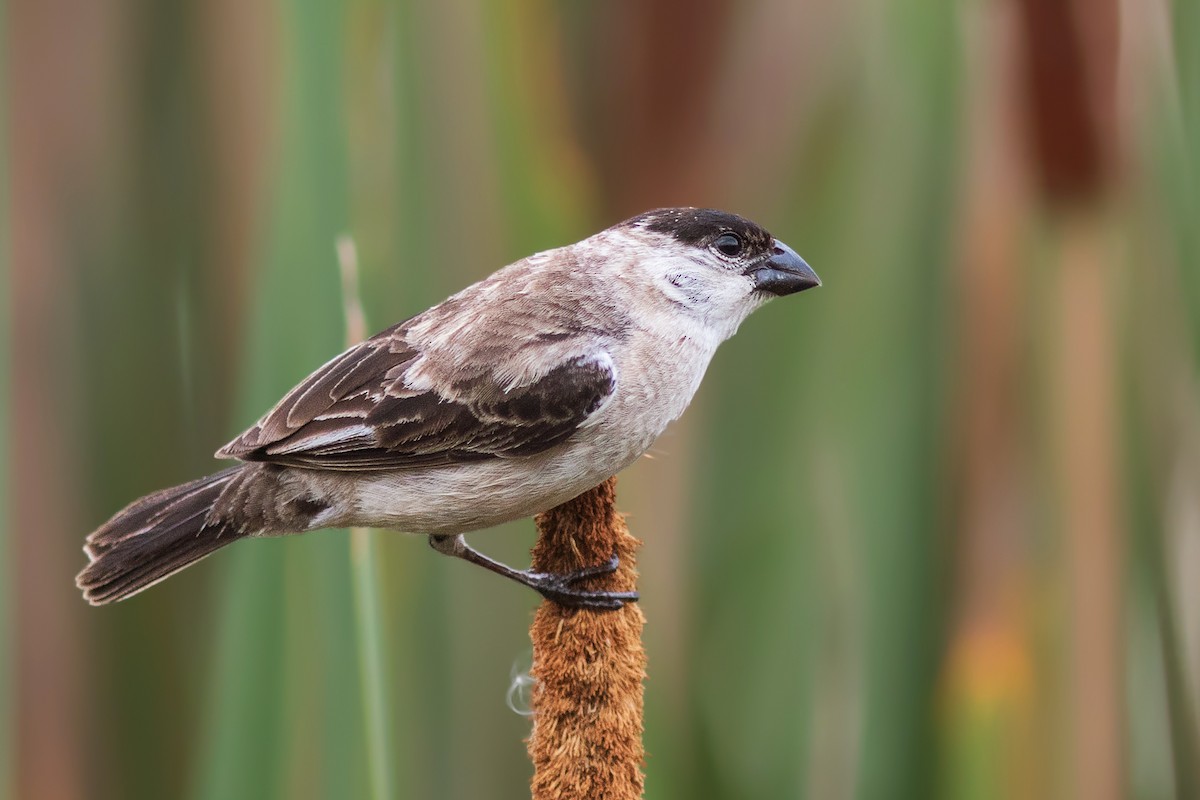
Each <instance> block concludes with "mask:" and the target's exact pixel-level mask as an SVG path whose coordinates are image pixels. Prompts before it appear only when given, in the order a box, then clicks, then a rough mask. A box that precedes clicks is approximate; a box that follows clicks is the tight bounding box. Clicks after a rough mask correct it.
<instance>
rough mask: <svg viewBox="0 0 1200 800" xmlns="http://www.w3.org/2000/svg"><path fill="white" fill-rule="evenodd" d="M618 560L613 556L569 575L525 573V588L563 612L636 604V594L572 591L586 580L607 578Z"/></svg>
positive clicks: (597, 609)
mask: <svg viewBox="0 0 1200 800" xmlns="http://www.w3.org/2000/svg"><path fill="white" fill-rule="evenodd" d="M620 565H621V560H620V559H619V558H618V557H617V554H616V553H613V556H612V558H610V559H609V560H608V561H606V562H604V563H603V564H597V565H594V566H591V567H583V568H582V569H577V570H574V571H572V572H564V573H556V572H526V573H525V578H526V581H527V583H526V585H527V586H529V588H531V589H533V590H534V591H536V592H537V593H538V594H540V595H541V596H542V597H544V598H546V599H547V600H549V601H551V602H553V603H557V604H558V605H560V606H565V607H567V608H586V609H590V610H593V611H615V610H617V609H619V608H621V607H623V606H624V605H625V604H626V603H634V602H637V599H638V593H637V592H606V591H594V590H588V589H579V588H576V586H575V584H577V583H579V582H580V581H584V580H587V579H588V578H598V577H600V576H603V575H611V574H612V573H614V572H616V571H617V567H619V566H620Z"/></svg>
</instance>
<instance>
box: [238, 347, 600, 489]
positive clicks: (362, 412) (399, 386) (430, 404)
mask: <svg viewBox="0 0 1200 800" xmlns="http://www.w3.org/2000/svg"><path fill="white" fill-rule="evenodd" d="M429 357H430V356H429V355H427V354H425V353H422V352H420V350H419V349H418V348H417V347H415V346H413V345H412V344H411V343H410V342H408V341H407V339H406V337H405V330H404V326H403V324H401V325H397V326H395V327H393V328H390V329H388V330H387V331H384V332H383V333H380V334H379V335H377V336H374V337H372V338H371V339H368V340H367V341H365V342H363V343H362V344H360V345H358V346H356V347H353V348H351V349H350V350H347V351H346V352H345V353H342V354H341V355H340V356H338V357H337V358H334V359H333V360H331V361H330V362H328V363H327V364H325V365H324V366H323V367H321V368H320V369H318V370H317V371H316V372H314V373H313V374H312V375H311V376H309V377H308V378H307V379H306V380H304V381H303V382H301V383H300V384H299V385H298V386H297V387H296V388H295V389H293V390H292V391H291V392H289V393H288V394H287V396H286V397H284V398H283V400H281V401H280V402H279V404H278V405H276V407H275V408H273V409H272V410H271V411H270V412H268V413H267V415H266V416H264V417H263V418H262V419H261V420H260V421H259V422H258V424H256V425H255V426H254V427H252V428H250V429H249V430H248V431H246V432H245V433H244V434H242V435H241V436H239V437H238V438H237V439H235V440H234V441H232V442H230V443H229V444H228V445H226V446H225V447H224V448H222V449H221V450H220V451H218V453H217V455H218V456H220V457H233V458H239V459H242V460H245V461H268V462H274V463H279V464H288V465H292V466H301V467H313V468H321V469H333V470H379V469H399V468H409V467H418V466H433V465H441V464H453V463H460V462H465V461H475V460H480V459H488V458H508V457H516V456H527V455H532V454H535V453H540V452H542V451H544V450H546V449H548V448H550V447H553V446H554V445H556V444H558V443H560V442H562V441H565V440H566V439H568V438H569V437H570V436H571V434H572V433H574V432H575V430H576V429H577V428H578V427H579V426H580V424H582V423H583V422H584V421H585V420H586V419H587V418H588V417H589V416H590V415H591V414H593V413H595V412H596V410H597V409H599V408H600V407H601V406H602V405H603V404H604V402H605V401H606V400H607V399H608V398H609V397H610V396H611V395H612V393H613V391H614V390H615V388H616V381H617V376H616V368H615V365H614V364H613V361H612V358H611V357H610V356H609V355H608V353H607V351H605V350H602V349H600V350H596V351H594V352H589V353H585V354H584V355H576V356H573V357H568V358H566V359H565V360H563V361H561V362H560V363H558V364H557V365H556V366H554V367H553V368H551V369H549V370H547V371H546V372H545V374H543V375H541V376H540V377H539V378H537V379H536V380H534V381H532V382H530V383H528V384H526V385H517V386H511V385H507V384H504V383H502V382H501V381H500V380H498V379H497V378H496V377H495V374H494V370H492V369H487V368H486V367H485V368H477V369H475V370H459V372H458V373H457V374H459V375H461V376H462V380H461V381H460V382H458V383H455V384H454V385H453V386H445V387H442V386H439V387H436V388H435V389H417V388H414V387H413V386H412V385H410V382H408V381H407V380H406V377H410V376H409V371H410V370H411V369H412V368H413V367H414V366H415V365H417V364H419V363H421V361H422V359H425V358H429ZM426 366H428V365H426Z"/></svg>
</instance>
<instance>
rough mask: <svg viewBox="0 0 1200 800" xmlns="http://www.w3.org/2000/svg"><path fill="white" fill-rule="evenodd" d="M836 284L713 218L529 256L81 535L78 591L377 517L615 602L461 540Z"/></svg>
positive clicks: (142, 582) (551, 498)
mask: <svg viewBox="0 0 1200 800" xmlns="http://www.w3.org/2000/svg"><path fill="white" fill-rule="evenodd" d="M819 285H820V280H819V279H818V278H817V276H816V274H815V273H814V272H813V271H812V269H810V268H809V266H808V265H807V264H806V263H805V262H804V260H803V259H802V258H800V256H798V255H797V254H796V253H795V251H793V250H792V249H791V248H790V247H788V246H787V245H785V244H783V243H782V242H780V241H779V240H777V239H774V238H772V237H771V235H770V234H768V233H767V232H766V231H765V230H763V229H762V228H760V227H759V226H758V225H755V224H754V223H753V222H750V221H748V220H746V219H743V218H742V217H739V216H736V215H734V214H728V213H725V212H722V211H714V210H711V209H695V208H670V209H661V210H657V211H650V212H647V213H645V214H641V215H639V216H636V217H633V218H632V219H629V220H626V221H625V222H622V223H620V224H619V225H615V226H613V227H611V228H609V229H607V230H605V231H602V232H600V233H598V234H596V235H595V236H592V237H590V238H588V239H584V240H583V241H581V242H578V243H576V244H573V245H569V246H567V247H561V248H558V249H556V250H548V251H546V252H543V253H538V254H536V255H532V256H529V257H528V258H525V259H522V260H520V261H518V262H516V263H514V264H511V265H509V266H507V267H505V268H504V269H501V270H500V271H498V272H496V273H494V274H493V275H491V276H490V277H488V278H485V279H484V280H482V281H480V282H479V283H476V284H474V285H472V286H469V287H467V288H466V289H464V290H462V291H461V292H459V293H458V294H456V295H454V296H453V297H450V298H449V299H447V300H445V301H443V302H442V303H439V304H438V305H436V306H434V307H433V308H431V309H429V310H428V311H425V312H424V313H422V314H418V315H417V316H415V317H413V318H411V319H409V320H407V321H405V322H401V323H399V324H398V325H394V326H392V327H391V328H388V329H387V330H385V331H383V332H382V333H379V334H377V335H375V336H373V337H371V338H370V339H367V340H366V341H364V342H362V343H361V344H358V345H356V346H354V347H351V348H350V349H349V350H347V351H346V352H344V353H342V354H341V355H339V356H338V357H336V358H334V359H333V360H332V361H330V362H329V363H327V364H325V366H323V367H321V368H320V369H318V370H317V371H316V372H314V373H313V374H312V375H310V376H309V377H308V378H306V379H305V380H304V381H303V382H301V383H300V384H299V385H298V386H297V387H296V388H294V389H292V391H290V392H289V393H288V394H287V396H285V397H284V398H283V399H282V400H281V401H279V404H278V405H276V406H275V407H274V408H273V409H271V410H270V411H269V412H268V413H267V414H266V416H264V417H263V418H262V419H261V420H259V421H258V423H257V424H256V425H254V426H253V427H252V428H250V429H249V430H248V431H246V432H245V433H243V434H242V435H241V436H239V437H238V438H236V439H234V440H233V441H232V442H230V443H229V444H227V445H225V446H224V447H222V448H221V449H220V450H218V451H217V454H216V455H217V457H218V458H232V459H237V460H238V461H239V463H238V464H236V465H235V466H232V467H230V468H228V469H226V470H224V471H222V472H218V473H216V474H215V475H209V476H208V477H205V478H200V479H199V480H196V481H192V482H191V483H186V484H183V485H182V486H176V487H173V488H170V489H164V490H162V491H159V492H156V493H154V494H151V495H148V496H146V497H143V498H142V499H140V500H137V501H135V502H134V503H132V504H130V505H129V506H127V507H126V508H124V509H123V510H121V511H120V512H118V513H117V514H116V515H115V516H114V517H113V518H112V519H110V520H109V521H108V522H106V523H105V524H104V525H103V526H101V527H100V528H99V529H98V530H96V531H95V532H94V533H92V534H91V535H90V536H88V537H87V543H86V544H85V546H84V551H85V552H86V553H87V555H88V558H89V559H90V563H89V564H88V565H87V567H85V568H84V570H83V571H82V572H81V573H80V574H79V576H78V578H77V579H76V583H77V585H78V586H79V588H80V589H82V590H83V595H84V597H85V598H86V599H87V600H88V602H90V603H92V604H94V605H100V604H103V603H110V602H113V601H115V600H122V599H124V598H126V597H129V596H130V595H133V594H136V593H137V592H139V591H141V590H142V589H145V588H146V587H148V586H150V585H152V584H154V583H157V582H158V581H161V580H163V579H164V578H166V577H168V576H170V575H172V574H174V573H175V572H178V571H179V570H181V569H183V568H184V567H186V566H188V565H189V564H191V563H193V562H195V561H198V560H199V559H201V558H203V557H204V556H206V555H208V554H209V553H212V552H213V551H214V550H217V549H218V548H220V547H223V546H224V545H227V544H229V543H231V542H234V541H237V540H238V539H243V538H246V537H254V536H277V535H282V534H287V533H301V532H304V531H312V530H317V529H318V528H333V527H350V526H363V527H373V528H392V529H396V530H401V531H409V532H414V533H424V534H428V535H429V537H430V543H431V544H432V546H433V548H434V549H435V550H437V551H438V552H441V553H444V554H446V555H452V556H456V557H459V558H463V559H466V560H467V561H470V562H473V563H476V564H480V565H481V566H484V567H487V568H488V569H490V570H492V571H494V572H498V573H500V574H502V575H504V576H506V577H509V578H512V579H514V580H517V581H519V582H521V583H523V584H525V585H527V586H529V587H531V588H533V589H535V590H537V591H539V592H541V593H542V594H543V595H544V596H546V597H548V598H550V599H552V600H554V601H556V602H559V603H562V604H564V605H570V606H576V607H585V608H596V609H601V608H618V607H620V606H621V604H622V603H624V602H627V601H629V600H634V599H636V595H635V594H632V593H612V592H597V591H585V590H583V589H581V588H578V587H577V582H578V581H580V580H581V579H583V578H586V577H591V576H594V575H599V574H604V573H606V572H611V571H612V570H614V569H616V566H617V564H616V560H615V558H614V560H612V561H610V562H608V563H605V564H599V565H596V566H594V567H592V568H589V569H585V570H581V571H580V572H577V573H572V574H566V575H557V574H546V573H536V572H532V571H522V570H516V569H513V568H510V567H507V566H505V565H503V564H500V563H498V562H496V561H493V560H491V559H489V558H487V557H486V556H484V555H483V554H481V553H479V552H477V551H476V550H474V549H472V548H471V547H469V546H468V545H467V543H466V541H465V540H464V538H463V533H465V532H467V531H474V530H478V529H480V528H487V527H489V526H492V525H497V524H499V523H502V522H507V521H510V520H514V519H519V518H522V517H528V516H531V515H533V514H536V513H538V512H541V511H545V510H547V509H549V508H552V507H554V506H556V505H558V504H559V503H563V502H565V501H567V500H570V499H571V498H573V497H575V496H577V495H579V494H581V493H583V492H584V491H586V490H588V489H590V488H592V487H593V486H596V485H597V484H599V483H601V482H602V481H603V480H605V479H606V478H608V477H609V476H610V475H613V474H615V473H617V472H619V471H620V470H622V469H624V468H625V467H627V466H629V464H631V463H632V462H633V461H635V460H636V459H637V458H638V457H639V456H641V455H642V454H643V453H645V452H646V450H647V449H649V447H650V446H651V445H652V444H653V443H654V440H655V439H657V438H658V436H659V434H661V433H662V432H663V430H664V429H665V428H666V427H667V425H668V424H669V423H670V422H671V421H672V420H675V419H676V418H678V417H679V416H680V414H682V413H683V411H684V409H685V408H686V407H687V405H688V403H689V402H691V399H692V395H693V394H694V393H695V392H696V388H697V387H698V386H699V385H700V379H701V378H702V377H703V375H704V371H705V369H706V368H707V367H708V363H709V361H710V359H711V358H712V356H713V353H714V352H715V351H716V349H717V346H718V345H719V344H720V343H721V342H722V341H724V340H725V339H728V338H729V337H730V336H732V335H733V334H734V332H735V331H737V329H738V326H739V325H740V324H741V322H742V320H744V319H745V318H746V317H747V315H749V314H750V312H752V311H754V310H755V309H756V308H758V307H759V306H761V305H763V304H764V303H766V302H767V301H768V300H769V299H771V298H772V297H775V296H777V295H786V294H792V293H793V292H799V291H802V290H804V289H808V288H810V287H813V286H819Z"/></svg>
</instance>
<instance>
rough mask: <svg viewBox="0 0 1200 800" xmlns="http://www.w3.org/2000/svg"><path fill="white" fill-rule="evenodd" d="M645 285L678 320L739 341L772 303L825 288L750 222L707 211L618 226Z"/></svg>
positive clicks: (669, 211) (649, 215)
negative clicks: (747, 323) (747, 322)
mask: <svg viewBox="0 0 1200 800" xmlns="http://www.w3.org/2000/svg"><path fill="white" fill-rule="evenodd" d="M613 230H614V231H619V232H620V233H621V234H622V235H624V236H625V237H627V238H628V239H629V240H631V245H632V247H631V250H632V255H633V257H632V259H631V261H632V263H633V264H634V265H635V267H634V268H635V269H636V270H637V271H638V272H639V273H640V275H639V280H640V281H641V282H642V283H643V285H646V286H649V287H651V290H652V291H653V292H654V293H656V294H659V295H660V296H664V297H665V298H666V300H667V301H668V305H669V306H670V307H671V309H672V312H673V313H676V314H678V313H685V314H688V315H690V316H693V317H696V318H697V319H698V320H700V321H702V322H703V323H704V324H705V325H706V326H707V327H708V328H710V329H711V330H712V331H713V332H714V333H716V334H717V335H718V336H720V338H721V339H725V338H728V337H729V336H732V335H733V333H734V332H735V331H736V330H737V328H738V325H740V324H741V322H742V320H744V319H745V318H746V317H747V316H748V315H749V314H750V313H751V312H752V311H754V310H755V309H756V308H758V307H760V306H762V305H763V304H764V303H766V302H767V301H768V300H770V299H772V298H774V297H780V296H782V295H787V294H794V293H795V292H802V291H804V290H805V289H811V288H812V287H814V286H820V285H821V279H820V278H818V277H817V274H816V273H815V272H813V270H812V268H811V267H809V266H808V264H806V263H805V261H804V259H803V258H801V257H800V256H799V255H798V254H797V253H796V251H795V250H793V249H792V248H790V247H788V246H787V245H786V244H784V243H783V242H781V241H779V240H778V239H776V238H774V237H773V236H771V234H769V233H767V232H766V231H765V230H763V229H762V228H761V227H759V226H758V225H756V224H755V223H753V222H751V221H750V220H748V219H744V218H743V217H739V216H738V215H736V214H730V213H728V212H725V211H717V210H714V209H707V208H665V209H658V210H656V211H648V212H646V213H644V214H640V215H638V216H636V217H633V218H632V219H629V220H626V221H625V222H623V223H621V224H620V225H618V226H616V227H615V228H614V229H613Z"/></svg>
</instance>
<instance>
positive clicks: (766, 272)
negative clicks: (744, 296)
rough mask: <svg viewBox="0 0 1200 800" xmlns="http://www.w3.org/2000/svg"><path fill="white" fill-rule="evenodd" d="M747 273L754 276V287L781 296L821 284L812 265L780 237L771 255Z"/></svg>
mask: <svg viewBox="0 0 1200 800" xmlns="http://www.w3.org/2000/svg"><path fill="white" fill-rule="evenodd" d="M746 274H748V275H750V276H751V277H752V278H754V288H756V289H759V290H761V291H764V292H770V293H771V294H773V295H778V296H780V297H782V296H783V295H785V294H795V293H796V292H803V291H804V290H805V289H811V288H813V287H814V286H820V285H821V279H820V278H818V277H817V273H815V272H813V270H812V267H810V266H809V265H808V264H806V263H805V262H804V259H803V258H801V257H800V256H799V254H797V253H796V251H795V250H793V249H792V248H790V247H788V246H787V245H786V244H784V243H783V242H781V241H779V240H778V239H776V240H775V248H774V251H773V252H772V254H771V257H770V258H768V259H767V260H766V261H760V262H758V263H757V264H755V265H754V266H752V267H751V268H750V269H749V270H747V271H746Z"/></svg>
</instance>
